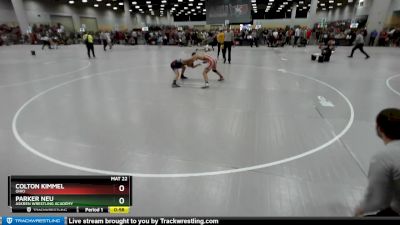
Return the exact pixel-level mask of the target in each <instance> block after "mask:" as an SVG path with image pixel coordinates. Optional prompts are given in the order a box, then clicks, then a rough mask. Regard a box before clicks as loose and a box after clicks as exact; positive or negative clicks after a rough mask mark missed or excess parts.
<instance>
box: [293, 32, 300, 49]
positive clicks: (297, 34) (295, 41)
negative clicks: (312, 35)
mask: <svg viewBox="0 0 400 225" xmlns="http://www.w3.org/2000/svg"><path fill="white" fill-rule="evenodd" d="M299 38H300V28H299V27H297V28H296V30H295V31H294V41H293V48H294V47H295V46H296V45H297V41H298V40H299Z"/></svg>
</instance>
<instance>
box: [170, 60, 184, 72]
mask: <svg viewBox="0 0 400 225" xmlns="http://www.w3.org/2000/svg"><path fill="white" fill-rule="evenodd" d="M182 68H183V63H182V62H181V61H178V60H175V61H173V62H172V63H171V69H173V70H176V69H182Z"/></svg>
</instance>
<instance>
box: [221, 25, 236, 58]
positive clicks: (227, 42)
mask: <svg viewBox="0 0 400 225" xmlns="http://www.w3.org/2000/svg"><path fill="white" fill-rule="evenodd" d="M233 41H234V34H233V31H232V30H231V29H230V28H229V27H228V29H227V30H226V31H225V33H224V49H222V54H223V56H224V63H225V62H226V51H227V50H228V62H229V64H231V51H232V44H233Z"/></svg>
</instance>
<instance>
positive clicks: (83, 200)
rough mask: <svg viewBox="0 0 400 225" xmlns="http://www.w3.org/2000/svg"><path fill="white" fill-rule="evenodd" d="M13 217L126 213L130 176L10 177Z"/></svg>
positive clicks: (129, 200) (128, 201) (128, 200)
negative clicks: (16, 215) (30, 214)
mask: <svg viewBox="0 0 400 225" xmlns="http://www.w3.org/2000/svg"><path fill="white" fill-rule="evenodd" d="M8 192H9V193H8V206H9V207H10V208H11V211H12V212H15V213H19V212H20V213H27V212H28V213H51V212H54V213H60V212H65V213H67V212H70V213H80V212H82V213H128V212H129V208H130V206H132V177H130V176H9V177H8Z"/></svg>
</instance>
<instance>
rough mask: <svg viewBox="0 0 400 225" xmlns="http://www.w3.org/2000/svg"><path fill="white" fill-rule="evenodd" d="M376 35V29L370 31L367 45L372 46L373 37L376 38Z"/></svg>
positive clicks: (373, 42)
mask: <svg viewBox="0 0 400 225" xmlns="http://www.w3.org/2000/svg"><path fill="white" fill-rule="evenodd" d="M377 36H378V31H376V30H373V31H372V32H371V36H370V37H369V44H368V45H369V46H374V44H375V39H376V37H377Z"/></svg>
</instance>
